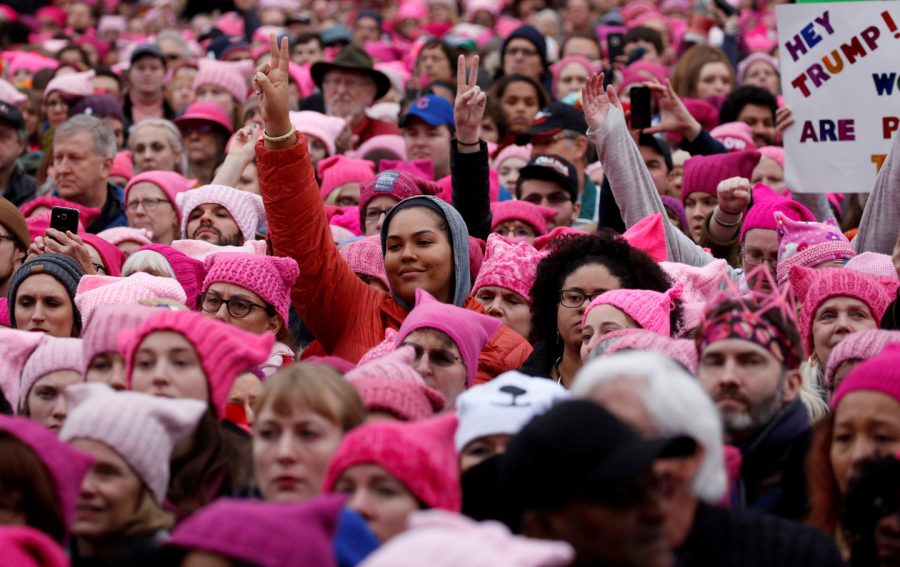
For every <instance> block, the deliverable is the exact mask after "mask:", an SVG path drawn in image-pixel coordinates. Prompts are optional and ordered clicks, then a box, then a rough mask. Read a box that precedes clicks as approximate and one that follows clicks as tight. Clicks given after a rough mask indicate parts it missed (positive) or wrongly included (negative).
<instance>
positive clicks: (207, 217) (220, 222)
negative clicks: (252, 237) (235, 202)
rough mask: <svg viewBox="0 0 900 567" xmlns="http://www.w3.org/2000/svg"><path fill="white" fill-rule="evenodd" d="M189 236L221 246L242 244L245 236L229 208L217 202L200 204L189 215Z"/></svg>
mask: <svg viewBox="0 0 900 567" xmlns="http://www.w3.org/2000/svg"><path fill="white" fill-rule="evenodd" d="M186 237H187V238H189V239H190V240H202V241H204V242H211V243H212V244H218V245H219V246H241V245H243V244H244V236H243V234H241V229H240V228H238V225H237V223H236V222H234V218H232V216H231V213H229V212H228V209H226V208H225V207H223V206H222V205H217V204H216V203H206V204H203V205H199V206H198V207H196V208H195V209H194V210H193V211H191V214H190V215H189V216H188V223H187V235H186Z"/></svg>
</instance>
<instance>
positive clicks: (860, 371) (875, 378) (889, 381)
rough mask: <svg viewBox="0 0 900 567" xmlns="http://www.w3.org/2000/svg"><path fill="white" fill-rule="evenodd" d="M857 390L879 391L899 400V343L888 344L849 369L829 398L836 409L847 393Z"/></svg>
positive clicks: (832, 406) (832, 407)
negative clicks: (878, 352)
mask: <svg viewBox="0 0 900 567" xmlns="http://www.w3.org/2000/svg"><path fill="white" fill-rule="evenodd" d="M858 390H869V391H873V392H881V393H882V394H887V395H888V396H890V397H892V398H894V399H895V400H897V401H898V402H900V345H896V344H895V345H890V346H888V347H887V348H885V349H884V350H883V351H881V354H879V355H878V356H876V357H874V358H870V359H869V360H867V361H865V362H863V363H862V364H860V365H859V366H857V367H856V368H854V369H853V370H851V371H850V374H848V375H847V377H846V378H844V381H843V382H841V385H840V386H838V389H837V391H835V393H834V397H833V398H831V409H832V411H834V410H836V409H837V407H838V405H839V404H840V403H841V400H842V399H843V398H844V396H846V395H847V394H849V393H851V392H856V391H858Z"/></svg>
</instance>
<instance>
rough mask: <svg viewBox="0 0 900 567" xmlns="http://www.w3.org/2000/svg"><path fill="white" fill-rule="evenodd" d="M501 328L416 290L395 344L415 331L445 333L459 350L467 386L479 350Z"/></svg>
mask: <svg viewBox="0 0 900 567" xmlns="http://www.w3.org/2000/svg"><path fill="white" fill-rule="evenodd" d="M501 326H502V323H501V322H500V320H499V319H495V318H494V317H488V316H487V315H482V314H481V313H476V312H475V311H472V310H470V309H464V308H462V307H456V306H455V305H450V304H448V303H441V302H440V301H438V300H437V299H435V298H434V297H432V296H431V294H429V293H428V292H427V291H425V290H424V289H417V290H416V306H415V307H414V308H413V310H412V311H410V312H409V315H407V316H406V319H405V320H404V321H403V324H402V325H401V326H400V333H399V334H398V335H397V343H398V344H400V343H402V342H403V340H404V339H406V337H408V336H409V335H410V333H412V332H413V331H416V330H418V329H436V330H438V331H441V332H442V333H445V334H446V335H447V336H449V337H450V340H452V341H453V343H454V344H455V345H456V348H458V349H459V352H460V354H462V359H463V362H464V363H465V365H466V385H469V386H471V385H472V381H473V380H474V379H475V373H476V372H477V371H478V356H479V355H480V354H481V349H483V348H484V345H486V344H487V342H488V341H489V340H490V339H491V337H492V336H494V333H496V332H497V330H498V329H500V327H501Z"/></svg>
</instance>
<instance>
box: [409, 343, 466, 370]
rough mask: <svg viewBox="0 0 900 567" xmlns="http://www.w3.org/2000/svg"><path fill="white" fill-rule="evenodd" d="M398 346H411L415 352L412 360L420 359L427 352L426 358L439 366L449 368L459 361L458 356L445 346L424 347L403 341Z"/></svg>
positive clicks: (417, 360)
mask: <svg viewBox="0 0 900 567" xmlns="http://www.w3.org/2000/svg"><path fill="white" fill-rule="evenodd" d="M400 346H409V347H412V348H413V350H414V351H415V352H416V358H415V359H413V362H419V361H420V360H422V357H423V356H425V354H426V353H428V360H429V361H430V362H433V363H434V365H435V366H440V367H441V368H449V367H451V366H453V365H454V364H456V363H457V362H460V358H459V357H458V356H456V355H455V354H453V353H452V352H450V351H449V350H447V349H445V348H425V347H423V346H422V345H417V344H416V343H403V344H402V345H400Z"/></svg>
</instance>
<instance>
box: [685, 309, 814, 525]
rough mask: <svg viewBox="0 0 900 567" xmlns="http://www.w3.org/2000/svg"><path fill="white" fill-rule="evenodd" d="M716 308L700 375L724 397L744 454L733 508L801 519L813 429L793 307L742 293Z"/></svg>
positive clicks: (719, 400) (733, 436)
mask: <svg viewBox="0 0 900 567" xmlns="http://www.w3.org/2000/svg"><path fill="white" fill-rule="evenodd" d="M710 305H712V306H714V307H712V308H711V310H710V311H709V312H708V313H707V315H706V317H705V319H704V321H703V323H702V324H701V327H700V332H699V335H698V337H697V349H698V355H699V358H700V368H699V371H698V377H699V379H700V383H701V384H702V385H703V387H704V388H705V389H706V391H707V392H709V394H710V395H711V396H712V397H713V400H714V401H715V402H716V406H717V407H718V409H719V413H720V415H721V417H722V423H723V426H724V429H725V440H726V442H728V443H730V444H732V445H734V446H736V447H737V448H738V449H739V450H740V452H741V455H742V457H743V463H742V465H741V474H740V478H739V479H738V483H737V485H736V486H734V487H733V489H732V494H731V501H732V506H733V507H735V508H751V509H755V510H760V511H763V512H767V513H771V514H775V515H778V516H782V517H785V518H789V519H795V520H796V519H801V518H802V517H803V516H804V515H805V512H806V481H805V475H804V471H803V463H804V461H805V458H806V452H807V449H808V446H809V436H810V432H809V417H808V415H807V411H806V407H805V406H804V404H803V402H802V401H801V400H800V388H801V385H802V382H803V378H802V376H801V374H800V370H799V368H800V353H801V352H802V349H801V346H800V336H799V334H798V333H797V329H796V323H795V322H794V321H793V318H792V317H793V313H792V310H791V307H790V306H789V305H786V304H785V303H784V302H783V301H780V300H777V299H775V298H768V299H766V300H764V306H763V307H761V306H760V305H759V304H757V303H756V302H755V301H753V300H750V299H740V298H737V297H734V298H725V299H724V300H722V299H721V298H715V302H713V303H710Z"/></svg>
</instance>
